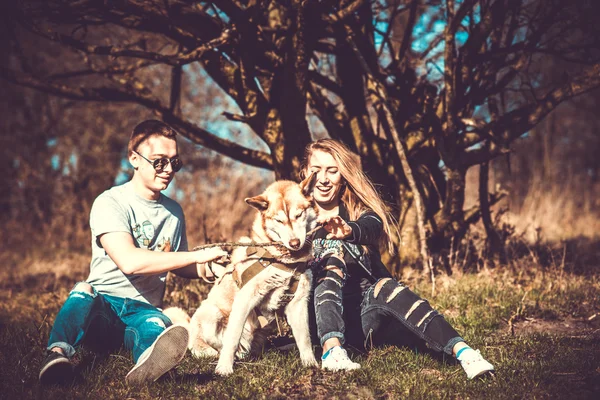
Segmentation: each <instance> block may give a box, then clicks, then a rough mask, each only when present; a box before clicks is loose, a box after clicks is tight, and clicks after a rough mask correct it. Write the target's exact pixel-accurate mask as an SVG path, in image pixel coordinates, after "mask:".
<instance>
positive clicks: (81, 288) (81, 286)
mask: <svg viewBox="0 0 600 400" xmlns="http://www.w3.org/2000/svg"><path fill="white" fill-rule="evenodd" d="M71 293H87V294H89V295H90V296H93V295H94V288H93V287H92V285H90V284H89V283H87V282H79V283H77V284H76V285H75V286H74V287H73V290H71Z"/></svg>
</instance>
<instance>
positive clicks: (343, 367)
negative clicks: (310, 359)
mask: <svg viewBox="0 0 600 400" xmlns="http://www.w3.org/2000/svg"><path fill="white" fill-rule="evenodd" d="M321 368H323V369H326V370H329V371H350V370H353V369H359V368H360V364H359V363H355V362H354V361H352V360H351V359H350V358H349V357H348V353H346V350H345V349H344V348H343V347H340V346H335V347H332V348H331V349H329V350H327V352H326V353H325V354H323V357H321Z"/></svg>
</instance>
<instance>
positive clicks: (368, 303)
mask: <svg viewBox="0 0 600 400" xmlns="http://www.w3.org/2000/svg"><path fill="white" fill-rule="evenodd" d="M321 262H322V263H323V264H322V265H325V266H327V265H329V266H332V265H335V266H336V267H338V268H339V269H338V271H340V270H341V272H342V274H341V276H340V275H339V274H337V273H336V272H334V271H331V270H326V269H324V268H323V269H321V270H320V271H318V272H317V274H316V280H315V281H316V283H315V289H314V306H315V307H314V311H315V323H316V327H317V335H318V337H319V341H320V343H321V345H323V344H324V343H325V341H326V340H328V339H330V338H333V337H335V338H338V339H339V340H340V342H341V343H342V344H343V343H345V342H346V340H347V339H348V341H349V342H350V343H351V344H352V345H354V346H359V345H362V346H361V347H363V346H364V347H365V348H366V347H369V345H371V346H372V345H375V344H383V343H394V344H409V345H412V344H417V342H416V341H415V340H414V339H416V338H418V339H422V340H424V341H425V342H426V343H427V345H428V347H429V348H431V349H433V350H436V351H439V352H442V351H443V352H444V353H446V354H449V355H452V349H453V347H454V345H455V344H457V343H459V342H462V341H464V340H463V339H462V338H461V337H460V336H459V335H458V333H457V332H456V330H454V328H452V326H451V325H450V324H449V323H448V322H447V321H446V320H445V319H444V317H443V316H442V315H440V313H439V312H438V311H436V310H434V309H433V308H431V306H430V305H429V302H427V300H424V299H422V298H420V297H419V296H418V295H416V294H415V293H414V292H412V291H411V290H410V289H409V288H408V287H407V286H405V285H403V284H401V283H400V282H398V281H396V280H394V279H392V278H382V279H380V280H378V281H377V282H376V283H375V284H373V285H371V286H370V287H369V288H368V289H367V290H366V292H364V294H363V295H362V296H360V294H358V293H356V294H349V293H347V292H344V290H343V288H344V284H345V281H346V275H347V269H346V266H345V265H344V263H343V262H341V261H340V260H339V259H337V258H336V257H329V259H328V260H325V259H322V260H321Z"/></svg>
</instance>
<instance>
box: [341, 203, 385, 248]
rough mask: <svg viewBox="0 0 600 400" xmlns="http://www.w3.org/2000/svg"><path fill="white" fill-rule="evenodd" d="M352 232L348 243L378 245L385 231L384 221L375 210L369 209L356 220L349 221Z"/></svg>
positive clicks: (347, 239)
mask: <svg viewBox="0 0 600 400" xmlns="http://www.w3.org/2000/svg"><path fill="white" fill-rule="evenodd" d="M348 226H350V228H352V233H351V234H350V235H349V236H348V237H347V238H346V241H347V242H348V243H353V244H360V245H367V246H369V245H376V244H378V243H379V238H380V237H381V234H382V233H383V222H382V221H381V218H379V216H378V215H377V214H375V213H374V212H373V211H367V212H365V213H364V214H363V215H361V216H360V217H359V218H358V219H357V220H356V221H349V222H348Z"/></svg>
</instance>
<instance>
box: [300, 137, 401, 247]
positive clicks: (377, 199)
mask: <svg viewBox="0 0 600 400" xmlns="http://www.w3.org/2000/svg"><path fill="white" fill-rule="evenodd" d="M316 150H320V151H323V152H325V153H329V154H330V155H331V156H332V157H333V159H334V160H335V162H336V163H337V165H338V169H339V171H340V174H341V175H342V178H344V181H345V182H346V186H345V190H343V193H342V196H341V201H342V202H343V203H344V204H345V205H346V209H347V210H348V214H349V217H350V219H351V220H354V221H356V220H357V219H358V218H359V217H360V216H361V215H362V214H363V213H364V212H366V211H368V210H371V211H373V212H375V214H377V215H378V216H379V218H381V220H382V221H383V231H384V232H385V236H386V238H385V239H386V240H385V244H386V246H387V248H388V251H389V252H390V253H392V252H393V242H392V238H393V236H394V234H397V227H396V223H395V221H394V218H393V217H392V215H391V213H390V212H389V209H388V207H387V206H386V204H385V202H384V201H383V199H382V198H381V196H380V195H379V193H378V192H377V189H375V186H374V185H373V183H372V182H371V180H370V179H369V178H368V177H367V175H366V174H365V173H364V172H363V170H362V166H361V163H360V158H359V156H358V155H357V154H354V153H353V152H352V151H350V149H349V148H348V147H347V146H346V145H345V144H344V143H342V142H339V141H337V140H334V139H320V140H316V141H314V142H312V143H309V144H308V146H306V149H305V151H304V160H303V163H302V167H303V168H302V170H301V175H302V177H304V176H305V175H306V174H308V172H309V171H307V170H306V169H307V168H308V163H309V161H310V157H311V156H312V153H313V152H314V151H316Z"/></svg>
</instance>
